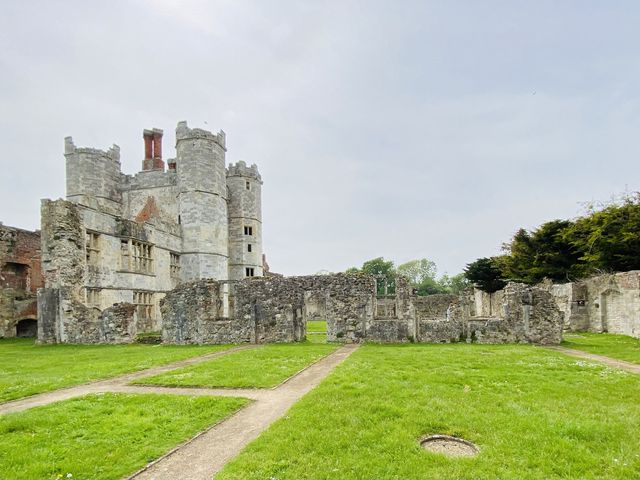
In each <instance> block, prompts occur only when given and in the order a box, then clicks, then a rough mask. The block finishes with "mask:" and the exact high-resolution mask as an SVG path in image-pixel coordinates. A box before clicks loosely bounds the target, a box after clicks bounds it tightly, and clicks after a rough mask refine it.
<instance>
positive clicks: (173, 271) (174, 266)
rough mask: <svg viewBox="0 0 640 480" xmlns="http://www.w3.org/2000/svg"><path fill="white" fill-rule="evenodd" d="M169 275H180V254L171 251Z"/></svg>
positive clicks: (177, 276)
mask: <svg viewBox="0 0 640 480" xmlns="http://www.w3.org/2000/svg"><path fill="white" fill-rule="evenodd" d="M169 275H170V276H171V277H174V278H179V277H180V255H178V254H177V253H173V252H169Z"/></svg>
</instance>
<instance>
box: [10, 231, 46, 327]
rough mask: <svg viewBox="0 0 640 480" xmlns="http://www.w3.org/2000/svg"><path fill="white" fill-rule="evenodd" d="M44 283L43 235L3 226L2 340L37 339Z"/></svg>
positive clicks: (37, 232)
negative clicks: (39, 296) (39, 298)
mask: <svg viewBox="0 0 640 480" xmlns="http://www.w3.org/2000/svg"><path fill="white" fill-rule="evenodd" d="M43 282H44V280H43V278H42V271H41V267H40V232H39V231H35V232H30V231H28V230H22V229H19V228H13V227H8V226H3V225H2V224H1V223H0V338H3V337H4V338H6V337H15V336H34V335H33V333H34V329H33V324H34V323H35V319H36V318H37V302H36V292H37V289H38V288H40V287H42V286H43Z"/></svg>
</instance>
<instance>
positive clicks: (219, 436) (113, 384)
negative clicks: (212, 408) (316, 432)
mask: <svg viewBox="0 0 640 480" xmlns="http://www.w3.org/2000/svg"><path fill="white" fill-rule="evenodd" d="M259 347H260V345H244V346H240V347H234V348H230V349H227V350H222V351H219V352H212V353H208V354H205V355H202V356H199V357H194V358H189V359H186V360H181V361H179V362H174V363H171V364H168V365H162V366H159V367H153V368H149V369H147V370H141V371H139V372H134V373H128V374H126V375H121V376H119V377H114V378H110V379H107V380H100V381H97V382H93V383H87V384H84V385H78V386H75V387H69V388H64V389H60V390H55V391H52V392H47V393H41V394H39V395H34V396H32V397H27V398H23V399H19V400H14V401H12V402H7V403H3V404H0V414H3V413H10V412H19V411H22V410H26V409H29V408H33V407H37V406H41V405H48V404H50V403H54V402H59V401H61V400H67V399H70V398H75V397H80V396H82V395H87V394H90V393H101V392H116V393H162V394H174V395H196V396H201V395H214V396H224V397H244V398H249V399H251V400H253V402H252V403H250V404H249V405H248V406H247V407H245V408H243V409H241V410H239V411H238V412H236V413H235V414H234V415H232V416H231V417H229V418H227V419H226V420H223V421H222V422H220V423H218V424H216V425H214V426H213V427H211V428H210V429H209V430H206V431H204V432H202V433H200V434H198V435H196V436H195V437H194V438H192V439H191V440H189V441H187V442H186V443H184V444H182V445H180V446H178V447H176V448H175V449H173V450H172V451H170V452H169V453H167V454H166V455H164V456H163V457H161V458H160V459H158V460H156V461H155V462H152V463H151V464H149V465H147V466H146V467H145V468H143V469H142V470H140V471H138V472H136V473H135V474H134V475H133V476H131V477H129V478H132V479H133V478H135V479H136V480H141V479H153V480H163V479H171V480H174V479H176V478H179V479H180V480H205V479H206V480H210V479H211V477H212V476H213V475H214V474H215V473H217V472H219V471H220V470H221V469H222V467H223V466H224V465H225V464H226V463H227V462H228V461H229V460H231V459H232V458H233V457H235V456H236V455H237V454H238V453H240V450H242V449H243V448H244V447H245V446H246V445H247V444H248V443H249V442H250V441H252V440H254V439H255V438H257V437H258V435H260V434H261V433H262V432H263V431H264V430H266V429H267V428H268V427H269V425H271V424H272V423H273V422H275V421H276V420H277V419H279V418H280V417H282V416H283V415H284V414H285V413H286V412H287V410H289V408H291V406H293V404H294V403H296V402H297V401H298V400H300V398H302V396H303V395H305V394H306V393H308V392H309V391H310V390H311V389H313V388H314V387H315V386H317V385H318V384H319V383H320V382H321V381H322V380H323V379H324V378H325V377H326V376H327V375H328V374H329V373H330V372H331V371H332V370H333V369H334V368H335V367H336V366H337V365H339V364H340V363H342V362H343V361H344V360H345V359H346V358H347V357H348V356H349V355H351V353H353V351H354V350H356V348H358V346H357V345H345V346H343V347H341V348H339V349H338V350H336V351H335V352H333V353H331V354H329V355H327V356H326V357H324V358H322V359H320V360H319V361H317V362H316V363H313V364H311V365H310V366H308V367H307V368H305V369H304V370H302V371H300V372H298V373H297V374H296V375H294V376H293V377H291V378H289V379H288V380H286V381H284V382H283V383H281V384H280V385H278V386H277V387H275V388H272V389H249V388H240V389H239V388H234V389H232V388H176V387H156V386H146V385H128V384H129V383H130V382H131V381H132V380H137V379H139V378H143V377H147V376H151V375H157V374H160V373H164V372H168V371H170V370H174V369H176V368H180V367H185V366H188V365H195V364H197V363H201V362H204V361H207V360H211V359H213V358H216V357H221V356H223V355H227V354H229V353H232V352H237V351H239V350H247V349H252V348H259Z"/></svg>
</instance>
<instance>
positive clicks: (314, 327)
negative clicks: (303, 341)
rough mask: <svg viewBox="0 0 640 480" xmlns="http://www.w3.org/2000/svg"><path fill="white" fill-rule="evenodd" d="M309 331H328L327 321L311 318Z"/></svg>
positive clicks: (308, 325) (308, 323)
mask: <svg viewBox="0 0 640 480" xmlns="http://www.w3.org/2000/svg"><path fill="white" fill-rule="evenodd" d="M307 333H327V322H326V321H324V320H309V321H308V322H307Z"/></svg>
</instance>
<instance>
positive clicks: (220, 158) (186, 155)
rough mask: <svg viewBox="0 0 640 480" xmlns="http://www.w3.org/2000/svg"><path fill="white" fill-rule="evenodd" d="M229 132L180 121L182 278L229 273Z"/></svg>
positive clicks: (178, 169)
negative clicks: (227, 154)
mask: <svg viewBox="0 0 640 480" xmlns="http://www.w3.org/2000/svg"><path fill="white" fill-rule="evenodd" d="M225 152H226V148H225V135H224V132H223V131H220V132H219V133H218V134H217V135H214V134H212V133H211V132H208V131H206V130H201V129H199V128H193V129H191V128H189V127H188V126H187V122H180V123H178V126H177V128H176V154H177V155H176V160H175V168H176V172H177V176H178V192H179V193H178V200H179V212H180V217H179V222H180V225H181V228H182V255H181V257H180V264H181V275H182V280H184V281H188V280H195V279H200V278H214V279H217V280H226V279H227V278H228V256H229V247H228V218H227V180H226V170H225Z"/></svg>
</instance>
